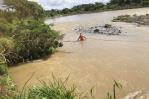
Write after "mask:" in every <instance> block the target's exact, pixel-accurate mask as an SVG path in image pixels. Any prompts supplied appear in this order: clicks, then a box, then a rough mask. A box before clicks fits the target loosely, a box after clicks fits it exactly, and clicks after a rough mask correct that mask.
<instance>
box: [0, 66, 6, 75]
mask: <svg viewBox="0 0 149 99" xmlns="http://www.w3.org/2000/svg"><path fill="white" fill-rule="evenodd" d="M7 72H8V71H7V66H6V65H5V64H0V75H4V74H7Z"/></svg>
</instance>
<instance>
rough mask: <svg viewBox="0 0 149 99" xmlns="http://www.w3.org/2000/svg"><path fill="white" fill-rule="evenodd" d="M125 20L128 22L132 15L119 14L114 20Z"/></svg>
mask: <svg viewBox="0 0 149 99" xmlns="http://www.w3.org/2000/svg"><path fill="white" fill-rule="evenodd" d="M119 20H121V21H124V22H127V21H129V20H131V16H130V15H121V16H118V17H116V18H114V19H113V22H116V21H119Z"/></svg>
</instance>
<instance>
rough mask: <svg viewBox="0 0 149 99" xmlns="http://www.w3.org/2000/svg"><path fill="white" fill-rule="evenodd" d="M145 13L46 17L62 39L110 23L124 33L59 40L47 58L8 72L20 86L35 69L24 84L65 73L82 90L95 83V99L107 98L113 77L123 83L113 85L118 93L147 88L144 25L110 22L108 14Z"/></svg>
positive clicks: (148, 31)
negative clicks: (78, 29)
mask: <svg viewBox="0 0 149 99" xmlns="http://www.w3.org/2000/svg"><path fill="white" fill-rule="evenodd" d="M146 13H148V14H149V8H139V9H129V10H118V11H108V12H101V13H92V14H81V15H73V16H66V17H60V18H55V19H53V20H51V19H47V20H46V23H50V22H51V21H54V24H55V25H54V27H53V29H55V30H57V31H60V32H61V33H64V34H65V37H64V41H75V40H76V39H77V38H78V36H79V34H77V33H75V32H74V29H75V28H76V27H78V26H85V27H88V26H94V25H97V24H98V25H103V24H105V23H110V24H112V25H113V26H117V27H121V28H122V31H123V35H119V36H106V35H97V34H94V35H91V34H85V35H86V37H87V38H88V39H87V40H86V41H84V42H64V46H63V47H62V48H59V49H58V51H57V52H56V53H55V54H53V55H52V56H50V58H48V59H47V60H39V61H34V62H31V63H26V64H22V65H19V66H15V67H11V68H10V69H9V73H10V75H11V77H12V79H13V80H14V82H15V84H16V85H17V87H18V88H19V89H21V88H22V87H23V85H24V83H25V82H26V81H27V80H28V79H29V78H30V76H31V75H32V74H33V73H34V72H35V74H34V76H33V77H32V79H31V80H30V81H29V83H28V86H29V85H33V84H36V83H37V82H38V80H45V81H48V80H49V79H51V78H52V76H51V74H52V73H53V74H54V75H55V76H57V77H60V78H62V79H64V78H65V77H67V76H68V75H70V79H69V82H70V83H74V84H75V85H76V86H78V88H79V90H81V91H85V90H89V89H90V88H92V87H94V86H95V96H96V97H97V99H106V97H107V92H109V91H111V90H112V85H113V81H114V80H116V81H118V82H120V83H121V84H122V85H123V89H121V90H119V89H118V92H117V94H118V97H119V99H121V98H122V97H124V96H126V95H128V93H131V92H136V91H143V92H147V91H149V78H148V75H149V27H147V26H139V27H138V26H137V25H136V24H131V23H124V22H116V23H113V22H111V20H112V18H113V17H116V16H118V15H125V14H131V15H132V14H137V15H140V14H146Z"/></svg>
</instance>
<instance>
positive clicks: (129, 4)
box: [45, 0, 149, 17]
mask: <svg viewBox="0 0 149 99" xmlns="http://www.w3.org/2000/svg"><path fill="white" fill-rule="evenodd" d="M146 6H149V0H110V2H109V3H107V4H103V3H100V2H96V3H90V4H81V5H77V6H74V7H72V8H64V9H62V10H57V9H52V10H47V11H45V15H46V16H48V17H55V16H61V15H71V14H80V13H87V12H97V11H108V10H120V9H128V8H138V7H146Z"/></svg>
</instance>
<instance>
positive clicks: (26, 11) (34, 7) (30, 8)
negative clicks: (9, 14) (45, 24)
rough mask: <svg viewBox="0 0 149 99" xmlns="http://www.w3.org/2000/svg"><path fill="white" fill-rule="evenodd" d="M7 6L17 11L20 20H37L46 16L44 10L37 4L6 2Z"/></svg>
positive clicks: (16, 0) (7, 0)
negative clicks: (31, 18)
mask: <svg viewBox="0 0 149 99" xmlns="http://www.w3.org/2000/svg"><path fill="white" fill-rule="evenodd" d="M5 4H6V5H8V6H9V7H10V8H12V9H15V11H16V13H17V17H18V18H21V19H22V18H27V17H33V18H35V19H38V18H41V17H43V16H44V10H43V8H42V7H41V6H40V5H38V4H37V3H35V2H31V1H28V0H5Z"/></svg>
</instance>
